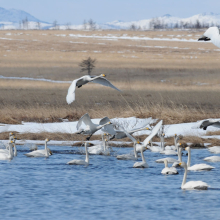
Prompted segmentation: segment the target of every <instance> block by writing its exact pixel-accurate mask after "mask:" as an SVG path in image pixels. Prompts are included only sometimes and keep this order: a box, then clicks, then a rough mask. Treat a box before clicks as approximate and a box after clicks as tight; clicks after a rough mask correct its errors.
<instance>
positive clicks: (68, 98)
mask: <svg viewBox="0 0 220 220" xmlns="http://www.w3.org/2000/svg"><path fill="white" fill-rule="evenodd" d="M79 80H80V79H75V80H73V82H72V83H71V85H70V87H69V89H68V92H67V96H66V102H67V103H68V104H71V103H72V102H73V101H75V90H76V83H77V82H78V81H79Z"/></svg>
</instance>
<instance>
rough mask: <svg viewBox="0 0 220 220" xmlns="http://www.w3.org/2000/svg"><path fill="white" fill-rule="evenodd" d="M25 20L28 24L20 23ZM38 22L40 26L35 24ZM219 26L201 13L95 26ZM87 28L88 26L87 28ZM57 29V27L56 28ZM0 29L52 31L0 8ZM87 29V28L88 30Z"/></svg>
mask: <svg viewBox="0 0 220 220" xmlns="http://www.w3.org/2000/svg"><path fill="white" fill-rule="evenodd" d="M26 18H27V20H28V24H24V23H22V20H25V19H26ZM37 22H39V23H40V24H36V23H37ZM58 26H59V29H84V25H82V24H78V25H62V24H59V25H58ZM208 26H220V14H214V13H212V12H211V13H202V14H197V15H194V16H191V17H188V18H179V17H173V16H172V15H170V14H165V15H163V16H161V17H157V18H152V19H145V20H139V21H129V22H125V21H121V20H115V21H112V22H107V23H104V24H97V25H96V27H97V28H98V29H130V28H132V29H139V28H140V29H142V30H147V29H154V28H158V29H160V28H174V27H176V28H194V27H208ZM88 27H89V26H88ZM57 28H58V27H57ZM0 29H54V27H53V25H52V24H50V23H48V22H44V21H41V20H39V19H37V18H35V17H34V16H32V15H31V14H29V13H27V12H25V11H22V10H16V9H10V10H7V9H4V8H1V7H0ZM88 29H89V28H88Z"/></svg>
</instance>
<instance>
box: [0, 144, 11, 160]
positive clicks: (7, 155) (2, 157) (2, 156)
mask: <svg viewBox="0 0 220 220" xmlns="http://www.w3.org/2000/svg"><path fill="white" fill-rule="evenodd" d="M13 142H14V141H11V142H10V143H9V144H8V145H9V150H8V152H5V153H0V160H12V159H13V157H14V154H13V150H12V147H13V145H12V144H13Z"/></svg>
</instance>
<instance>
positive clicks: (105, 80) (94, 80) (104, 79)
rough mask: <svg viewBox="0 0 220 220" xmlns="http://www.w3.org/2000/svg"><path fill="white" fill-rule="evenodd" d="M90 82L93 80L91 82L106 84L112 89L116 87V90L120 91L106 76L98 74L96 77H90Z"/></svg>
mask: <svg viewBox="0 0 220 220" xmlns="http://www.w3.org/2000/svg"><path fill="white" fill-rule="evenodd" d="M90 82H93V83H98V84H101V85H103V86H108V87H111V88H112V89H116V90H117V91H119V92H121V90H120V89H118V88H116V87H115V86H114V85H112V83H111V82H109V81H108V80H107V79H106V78H104V77H102V76H100V77H99V78H96V79H91V81H90Z"/></svg>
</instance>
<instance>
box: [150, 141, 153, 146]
mask: <svg viewBox="0 0 220 220" xmlns="http://www.w3.org/2000/svg"><path fill="white" fill-rule="evenodd" d="M150 146H151V147H153V142H152V139H150Z"/></svg>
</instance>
